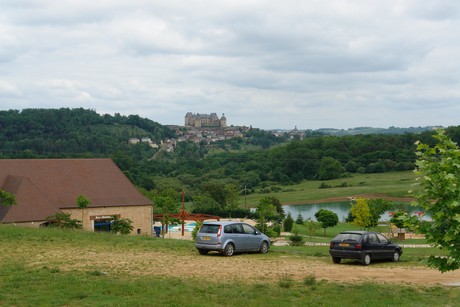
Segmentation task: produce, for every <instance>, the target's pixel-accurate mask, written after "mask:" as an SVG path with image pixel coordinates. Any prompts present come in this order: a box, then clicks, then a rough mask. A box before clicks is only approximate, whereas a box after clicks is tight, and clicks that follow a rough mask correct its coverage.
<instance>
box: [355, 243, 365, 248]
mask: <svg viewBox="0 0 460 307" xmlns="http://www.w3.org/2000/svg"><path fill="white" fill-rule="evenodd" d="M362 248H363V247H362V245H361V244H355V249H362Z"/></svg>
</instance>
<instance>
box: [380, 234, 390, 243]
mask: <svg viewBox="0 0 460 307" xmlns="http://www.w3.org/2000/svg"><path fill="white" fill-rule="evenodd" d="M377 237H378V238H379V240H380V243H382V244H388V239H387V238H385V237H384V236H382V235H381V234H379V233H378V234H377Z"/></svg>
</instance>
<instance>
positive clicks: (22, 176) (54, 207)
mask: <svg viewBox="0 0 460 307" xmlns="http://www.w3.org/2000/svg"><path fill="white" fill-rule="evenodd" d="M0 189H1V190H4V191H6V192H9V193H11V194H14V195H15V196H16V203H17V204H16V205H13V206H10V207H5V206H0V222H2V223H15V224H18V225H28V226H34V227H39V226H40V225H46V223H48V220H47V218H48V217H50V216H52V215H54V214H56V212H59V211H62V212H65V213H69V214H70V215H71V218H73V219H77V220H80V221H82V224H83V229H85V230H88V231H107V230H109V229H110V222H111V221H112V220H113V219H114V218H115V217H116V218H128V219H130V220H131V221H132V222H133V224H132V225H133V227H134V229H133V231H132V234H148V235H151V233H152V213H153V207H152V202H151V201H150V199H148V198H147V197H145V196H144V195H142V194H141V193H140V192H139V191H138V190H137V189H136V187H135V186H134V185H133V184H132V183H131V182H130V180H129V179H128V178H127V177H126V176H125V174H123V172H122V171H121V170H120V169H119V168H118V167H117V165H116V164H115V163H114V162H113V161H112V160H111V159H3V160H2V159H0ZM80 195H82V196H84V197H85V198H87V199H88V200H89V201H90V202H91V203H90V204H89V205H88V207H86V208H84V209H80V208H78V206H77V201H76V200H77V198H78V197H79V196H80Z"/></svg>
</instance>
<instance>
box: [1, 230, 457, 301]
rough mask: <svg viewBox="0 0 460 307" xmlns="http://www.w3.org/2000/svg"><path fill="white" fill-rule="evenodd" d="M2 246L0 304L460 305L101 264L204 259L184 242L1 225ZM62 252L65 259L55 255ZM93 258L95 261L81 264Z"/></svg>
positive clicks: (323, 258) (425, 291) (382, 290)
mask: <svg viewBox="0 0 460 307" xmlns="http://www.w3.org/2000/svg"><path fill="white" fill-rule="evenodd" d="M0 246H1V248H0V289H1V291H0V305H1V306H90V305H91V306H203V305H207V306H458V302H459V301H460V289H459V288H455V287H446V286H424V285H422V286H420V285H418V286H417V285H411V284H394V283H377V282H362V283H359V282H358V283H356V282H354V283H338V282H330V281H325V280H319V279H317V278H316V277H315V276H314V275H309V274H306V275H305V277H304V279H303V280H294V279H291V278H290V277H289V276H280V277H279V279H278V280H257V281H255V282H248V281H246V280H243V279H241V280H239V279H238V278H236V279H234V280H232V282H229V281H225V279H221V278H220V276H215V277H214V278H200V277H197V276H191V275H188V274H187V272H184V273H183V274H181V275H180V277H178V276H177V275H175V276H168V275H157V274H155V273H152V274H135V273H130V272H126V271H117V270H112V269H111V268H110V267H107V266H104V265H101V264H98V261H97V260H98V253H99V252H102V251H105V252H107V251H113V252H114V253H116V254H118V255H123V254H124V253H130V254H132V255H142V254H147V255H150V254H152V255H158V254H161V255H163V256H167V257H176V259H177V261H180V259H181V257H185V256H186V257H188V259H190V257H192V260H193V259H195V260H196V261H206V258H203V257H202V256H200V255H198V253H197V252H196V250H195V249H194V245H193V242H191V241H183V240H173V239H156V238H152V237H147V236H120V235H112V234H100V233H90V232H83V231H64V230H60V229H30V228H20V227H15V226H12V225H0ZM69 251H75V252H69ZM79 251H81V252H79ZM429 251H433V250H430V249H420V248H413V249H405V253H406V254H407V255H408V256H409V255H410V256H409V257H405V258H403V259H402V261H401V262H400V263H399V264H398V265H401V266H406V267H413V266H417V267H418V266H421V265H423V264H422V263H421V262H420V261H423V259H424V258H425V257H426V253H427V252H429ZM59 252H62V253H63V254H65V255H66V256H65V257H62V256H60V257H57V256H50V253H59ZM406 254H405V256H406ZM52 255H55V254H52ZM56 255H57V254H56ZM102 255H105V256H104V257H106V256H107V253H104V254H102ZM246 256H247V257H250V258H251V260H254V259H255V260H257V261H262V262H263V261H265V260H266V259H283V260H284V261H290V259H297V260H298V259H299V257H301V260H302V261H305V262H309V261H319V262H320V263H321V262H324V263H326V262H330V259H329V257H328V256H327V247H324V246H315V247H308V246H303V247H289V246H285V247H272V249H271V251H270V252H269V253H268V254H267V255H259V254H250V255H245V256H240V257H241V258H242V259H243V260H244V259H245V257H246ZM88 257H92V258H91V259H95V263H94V264H91V265H81V266H79V265H78V263H79V261H81V262H82V263H83V262H84V261H83V260H84V259H85V258H88ZM101 257H102V256H101ZM109 257H110V256H109ZM217 257H220V256H217ZM225 259H227V258H224V257H223V258H222V261H224V260H225ZM69 264H72V266H71V267H70V269H69ZM193 265H194V263H193V261H192V262H191V263H190V266H193ZM384 265H385V264H376V267H382V266H384ZM338 268H340V266H339V267H338ZM359 268H361V266H357V269H359ZM137 270H142V267H138V268H137ZM267 270H270V268H269V267H267ZM235 274H237V272H236V273H235Z"/></svg>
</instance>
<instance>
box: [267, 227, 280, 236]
mask: <svg viewBox="0 0 460 307" xmlns="http://www.w3.org/2000/svg"><path fill="white" fill-rule="evenodd" d="M264 233H265V234H266V235H267V236H268V237H269V238H276V237H278V234H277V233H276V232H275V230H274V229H273V228H271V227H267V228H265V232H264Z"/></svg>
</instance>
